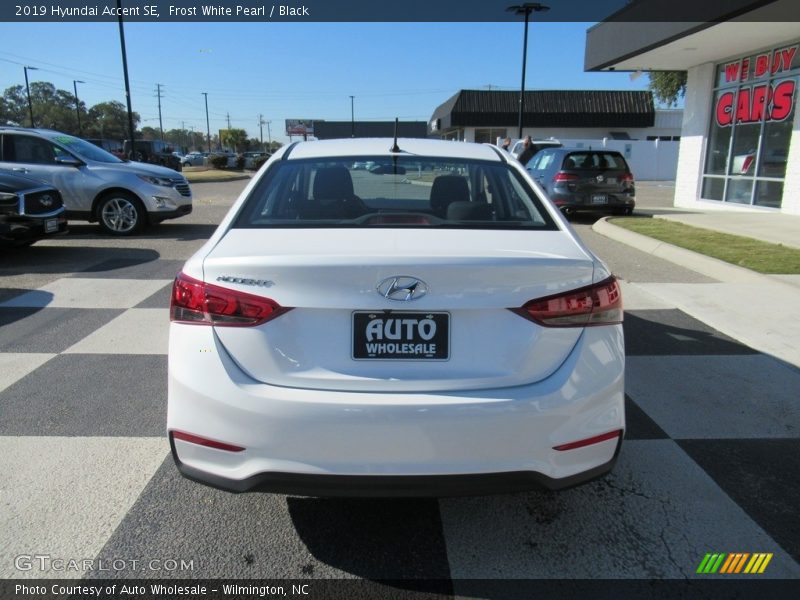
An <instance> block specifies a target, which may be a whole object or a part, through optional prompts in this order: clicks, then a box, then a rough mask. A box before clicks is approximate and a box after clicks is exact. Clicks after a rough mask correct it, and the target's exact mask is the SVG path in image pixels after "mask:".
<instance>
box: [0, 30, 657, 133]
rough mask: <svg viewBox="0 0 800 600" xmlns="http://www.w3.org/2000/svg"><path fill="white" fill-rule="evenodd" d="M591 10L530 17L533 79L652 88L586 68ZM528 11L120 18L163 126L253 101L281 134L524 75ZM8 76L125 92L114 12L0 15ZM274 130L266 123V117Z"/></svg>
mask: <svg viewBox="0 0 800 600" xmlns="http://www.w3.org/2000/svg"><path fill="white" fill-rule="evenodd" d="M591 25H592V23H532V24H531V26H530V30H529V42H528V68H527V81H526V88H527V89H646V87H647V77H646V76H643V77H640V78H638V79H636V80H635V81H631V78H630V76H629V75H628V74H627V73H585V72H584V71H583V55H584V48H585V39H586V29H587V28H588V27H590V26H591ZM522 33H523V26H522V23H521V22H520V23H302V24H299V23H257V24H249V23H126V24H125V38H126V45H127V50H128V67H129V73H130V79H131V86H132V94H131V95H132V100H133V109H134V110H135V111H137V112H139V114H140V115H141V116H142V119H143V121H142V123H141V125H142V126H144V125H150V126H153V127H158V108H157V102H156V97H155V89H156V83H161V84H163V86H164V87H163V88H162V94H163V97H162V115H163V119H164V128H165V129H171V128H175V127H181V125H182V123H183V124H185V126H186V128H187V129H188V128H189V127H190V126H193V127H194V129H195V130H201V131H205V127H206V124H205V108H204V104H203V96H202V95H201V92H208V106H209V113H210V119H211V129H212V131H216V130H218V129H220V128H223V127H225V126H226V114H228V113H230V118H231V126H233V127H241V128H244V129H246V130H247V131H248V134H249V135H250V136H252V137H258V135H259V131H258V115H259V114H263V115H264V118H265V119H268V120H270V121H271V122H272V124H271V127H270V129H271V132H272V137H273V139H278V140H281V141H286V139H287V138H286V137H285V136H284V135H283V134H284V119H287V118H300V119H327V120H349V119H350V97H349V96H350V95H354V96H355V116H356V119H357V120H392V119H394V117H396V116H397V117H400V118H401V119H404V120H428V119H429V118H430V116H431V114H432V113H433V110H434V109H435V108H436V107H437V106H438V105H439V104H441V103H442V102H444V101H445V100H446V99H447V98H449V97H450V96H452V95H453V94H455V93H456V92H457V91H458V90H459V89H462V88H464V89H487V88H488V86H492V88H493V89H515V90H518V89H519V85H520V74H521V59H522ZM0 36H1V37H0V39H2V40H3V44H2V48H1V49H0V90H5V89H6V88H7V87H9V86H12V85H18V84H24V76H23V69H22V66H23V65H28V66H34V67H38V68H39V69H40V70H38V71H29V76H30V78H31V80H32V81H37V80H46V81H50V82H52V83H53V84H55V85H56V87H58V88H61V89H66V90H71V89H72V81H73V79H79V80H83V81H85V82H86V83H83V84H78V96H79V97H80V99H81V100H82V101H84V102H86V103H87V104H88V105H90V106H91V105H92V104H95V103H97V102H101V101H105V100H119V101H120V102H124V101H125V95H124V83H123V78H122V59H121V55H120V46H119V33H118V27H117V24H116V23H13V24H12V23H0ZM264 138H265V139H266V138H267V128H266V127H265V128H264Z"/></svg>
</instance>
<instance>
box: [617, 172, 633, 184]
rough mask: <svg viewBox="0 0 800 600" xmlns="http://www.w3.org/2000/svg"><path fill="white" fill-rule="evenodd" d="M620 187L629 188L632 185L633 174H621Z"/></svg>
mask: <svg viewBox="0 0 800 600" xmlns="http://www.w3.org/2000/svg"><path fill="white" fill-rule="evenodd" d="M619 182H620V183H621V184H622V187H631V186H632V185H633V173H623V174H622V177H620V178H619Z"/></svg>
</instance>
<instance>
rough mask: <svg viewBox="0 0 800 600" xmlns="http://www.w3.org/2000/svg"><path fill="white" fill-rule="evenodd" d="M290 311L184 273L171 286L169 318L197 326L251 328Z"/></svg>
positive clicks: (273, 302) (254, 296)
mask: <svg viewBox="0 0 800 600" xmlns="http://www.w3.org/2000/svg"><path fill="white" fill-rule="evenodd" d="M288 310H290V309H289V308H285V307H283V306H280V305H279V304H278V303H277V302H275V301H274V300H270V299H269V298H263V297H261V296H256V295H254V294H247V293H245V292H239V291H237V290H230V289H227V288H223V287H219V286H217V285H212V284H210V283H205V282H203V281H199V280H197V279H194V278H193V277H189V276H188V275H186V274H185V273H183V272H181V273H178V276H177V277H176V278H175V282H174V283H173V284H172V297H171V299H170V305H169V318H170V321H178V322H181V323H193V324H195V325H217V326H224V327H252V326H255V325H261V324H262V323H266V322H267V321H269V320H270V319H274V318H275V317H277V316H278V315H281V314H283V313H285V312H286V311H288Z"/></svg>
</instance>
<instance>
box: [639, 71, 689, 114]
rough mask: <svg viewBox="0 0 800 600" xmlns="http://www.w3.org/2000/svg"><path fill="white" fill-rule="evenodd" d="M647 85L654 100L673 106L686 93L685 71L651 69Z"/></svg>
mask: <svg viewBox="0 0 800 600" xmlns="http://www.w3.org/2000/svg"><path fill="white" fill-rule="evenodd" d="M649 75H650V82H649V83H648V87H649V88H650V91H651V92H653V96H655V98H656V100H658V101H659V102H660V103H661V104H664V105H666V106H675V105H676V104H677V103H678V98H683V97H684V96H685V95H686V71H652V72H651V73H649Z"/></svg>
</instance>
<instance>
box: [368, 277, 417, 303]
mask: <svg viewBox="0 0 800 600" xmlns="http://www.w3.org/2000/svg"><path fill="white" fill-rule="evenodd" d="M376 290H377V291H378V293H379V294H380V295H381V296H383V297H384V298H386V299H387V300H396V301H398V302H408V301H410V300H419V299H420V298H422V297H423V296H424V295H425V294H427V293H428V284H427V283H425V282H424V281H422V280H421V279H417V278H416V277H405V276H395V277H387V278H386V279H384V280H383V281H381V282H380V283H379V284H378V287H377V288H376Z"/></svg>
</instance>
